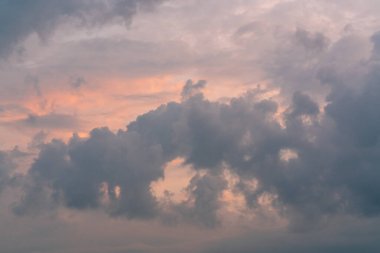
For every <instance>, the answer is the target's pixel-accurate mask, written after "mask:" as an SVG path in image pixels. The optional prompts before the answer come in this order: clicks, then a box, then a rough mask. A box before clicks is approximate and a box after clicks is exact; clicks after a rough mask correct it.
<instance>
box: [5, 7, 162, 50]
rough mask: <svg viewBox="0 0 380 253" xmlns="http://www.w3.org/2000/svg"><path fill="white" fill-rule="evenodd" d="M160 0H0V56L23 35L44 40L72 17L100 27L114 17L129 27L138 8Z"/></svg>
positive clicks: (10, 48)
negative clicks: (36, 36)
mask: <svg viewBox="0 0 380 253" xmlns="http://www.w3.org/2000/svg"><path fill="white" fill-rule="evenodd" d="M159 2H161V0H144V1H139V0H116V1H104V0H94V1H86V0H68V1H56V0H54V1H49V0H38V1H31V0H25V1H11V0H1V1H0V33H1V34H2V36H1V39H0V56H7V55H9V54H10V53H11V52H12V50H14V49H15V47H16V46H17V45H18V43H20V42H22V41H23V40H24V39H25V38H26V37H27V36H29V35H30V34H32V33H36V34H37V35H38V36H39V37H40V38H42V39H46V38H47V37H48V35H49V34H50V33H51V32H52V31H53V30H54V28H55V27H56V26H57V25H59V24H60V23H61V22H62V21H65V20H67V19H70V18H74V19H75V20H76V21H79V22H80V23H81V24H83V25H85V26H93V25H101V24H103V23H105V22H108V21H110V20H114V19H116V18H118V19H120V20H122V21H123V22H124V23H126V24H129V23H130V22H131V18H132V17H133V15H135V14H136V12H137V11H139V10H141V9H151V8H152V7H153V6H154V5H156V4H157V3H159Z"/></svg>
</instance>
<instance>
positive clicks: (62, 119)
mask: <svg viewBox="0 0 380 253" xmlns="http://www.w3.org/2000/svg"><path fill="white" fill-rule="evenodd" d="M10 124H13V125H15V126H19V127H33V128H39V129H51V128H54V129H77V128H78V127H80V125H81V123H80V122H79V119H78V118H77V117H75V116H72V115H67V114H59V113H49V114H45V115H35V114H29V115H28V117H27V118H25V119H21V120H17V121H15V122H11V123H10Z"/></svg>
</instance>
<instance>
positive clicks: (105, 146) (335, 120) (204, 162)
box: [20, 36, 380, 229]
mask: <svg viewBox="0 0 380 253" xmlns="http://www.w3.org/2000/svg"><path fill="white" fill-rule="evenodd" d="M373 43H374V45H375V46H374V51H373V55H374V56H373V58H374V59H375V58H376V55H377V48H378V47H377V43H378V41H377V39H376V36H375V37H374V38H373ZM365 64H366V66H369V68H370V71H368V74H367V75H366V76H365V77H363V79H362V80H363V81H364V83H363V84H361V85H362V86H361V88H360V89H359V90H353V89H351V88H350V85H348V86H342V85H341V82H339V83H336V84H334V83H331V87H333V89H332V91H331V93H330V95H329V96H328V98H327V99H328V100H327V102H328V104H327V105H326V107H325V108H324V110H323V111H324V113H322V112H320V110H319V107H318V104H317V103H316V102H314V101H313V99H312V98H311V97H310V96H308V95H306V94H304V93H302V92H295V93H294V94H293V99H292V102H291V104H290V106H289V108H288V109H287V110H286V111H285V113H284V114H283V116H284V117H285V118H284V119H285V126H281V125H280V123H279V121H278V120H277V119H276V114H277V112H278V105H277V104H276V102H274V101H272V100H265V99H264V100H263V99H258V97H259V95H260V91H252V92H248V93H247V94H245V95H244V96H241V97H238V98H235V99H232V100H231V102H229V103H220V102H211V101H209V100H207V99H205V98H204V97H203V95H202V93H199V89H200V88H203V87H204V85H205V82H204V81H200V82H198V83H195V84H193V83H192V82H191V81H188V82H187V84H186V85H185V87H184V89H183V92H182V95H183V98H184V99H183V101H182V102H180V103H175V102H171V103H168V104H166V105H162V106H160V107H159V108H157V109H156V110H154V111H151V112H148V113H146V114H143V115H141V116H139V117H138V118H137V119H136V121H134V122H132V123H130V124H129V125H128V129H127V130H126V131H123V130H120V131H119V132H117V133H112V132H110V131H109V130H108V129H94V130H93V131H92V132H91V134H90V137H89V138H87V139H81V138H78V137H76V136H74V137H73V138H72V139H71V140H70V142H69V143H67V144H65V143H63V142H61V141H58V140H56V141H53V142H51V143H48V144H45V145H43V148H42V150H41V153H40V155H39V157H38V158H37V159H36V161H35V162H34V164H33V166H32V168H31V169H30V172H29V176H30V177H31V178H32V181H34V182H35V190H29V193H27V195H26V197H25V199H28V198H31V199H33V198H34V196H33V194H34V193H36V192H37V193H40V191H44V190H43V188H50V191H51V194H50V196H48V197H47V198H48V200H47V202H49V201H50V202H51V201H53V202H54V203H55V204H64V205H65V206H67V207H69V208H76V209H86V208H100V209H105V210H106V211H107V212H108V213H109V214H111V215H125V216H127V217H129V218H143V217H152V216H159V215H160V214H162V212H164V211H163V210H160V207H159V205H158V200H157V199H156V197H155V196H153V195H152V193H151V191H150V184H151V183H152V182H154V181H156V180H158V179H160V178H162V177H164V176H165V175H164V169H163V168H164V167H165V164H166V163H168V162H170V161H171V160H173V159H175V158H177V157H182V158H184V163H185V164H188V165H191V166H192V167H193V169H194V170H196V171H202V170H204V171H206V175H204V176H196V177H194V178H193V179H192V181H191V182H190V185H189V186H188V194H189V199H188V200H186V201H184V202H182V203H179V204H174V203H171V204H170V207H169V208H170V209H171V210H174V212H177V214H178V215H179V216H182V217H185V219H190V220H192V221H194V222H196V223H203V224H206V225H208V226H213V225H215V224H217V223H218V219H217V216H216V213H217V211H218V209H219V208H220V207H221V202H220V194H221V192H222V191H223V190H224V189H225V187H226V183H225V181H224V180H225V179H224V178H223V175H222V171H223V169H222V168H223V166H227V168H229V170H231V171H233V173H235V174H236V175H237V176H238V177H239V179H240V182H241V184H240V185H236V190H238V191H240V192H241V193H242V194H243V195H244V196H245V199H246V202H247V205H248V206H249V207H250V208H251V209H252V212H254V211H255V208H256V207H258V206H259V205H260V203H259V202H260V201H259V199H260V197H262V196H263V195H265V194H267V195H268V194H269V195H270V196H273V203H272V205H273V206H274V207H275V208H276V209H277V210H278V211H279V212H280V213H281V214H282V215H283V216H285V217H286V218H287V219H289V220H290V222H291V227H293V228H294V229H305V228H308V227H310V226H312V225H315V224H317V223H318V222H319V221H320V220H321V219H324V218H326V217H327V218H328V217H333V216H335V215H338V214H340V213H344V214H349V215H364V216H377V215H378V214H380V205H379V201H378V199H379V194H378V193H379V192H380V189H379V185H380V184H379V180H378V179H379V178H380V174H379V172H378V169H377V167H378V165H379V163H380V160H379V157H380V156H379V151H380V150H379V144H378V143H379V138H378V135H379V129H380V122H379V118H380V116H379V114H378V112H377V110H376V108H378V107H379V102H378V101H379V99H378V98H379V97H380V93H379V89H378V85H377V80H378V74H377V73H378V70H379V65H378V64H377V61H376V60H372V61H371V62H369V63H365ZM286 150H291V151H292V152H293V156H294V157H292V158H291V159H284V158H283V157H282V152H284V151H286ZM359 179H360V180H359ZM246 180H257V181H258V184H257V187H256V189H253V190H252V189H248V188H246V187H243V185H244V183H243V182H244V181H246ZM41 187H42V188H41ZM102 187H103V188H104V189H103V191H102V190H101V189H102ZM41 189H42V190H41ZM45 190H46V189H45ZM45 192H46V191H45ZM45 194H46V193H45ZM37 198H38V197H37ZM105 199H106V202H107V203H105ZM20 207H22V208H21V209H22V210H24V209H25V210H27V209H28V205H27V204H25V201H24V203H21V204H20ZM21 213H22V212H21Z"/></svg>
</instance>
